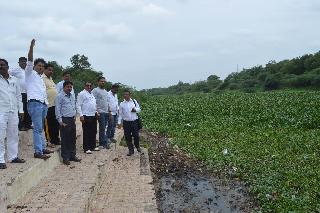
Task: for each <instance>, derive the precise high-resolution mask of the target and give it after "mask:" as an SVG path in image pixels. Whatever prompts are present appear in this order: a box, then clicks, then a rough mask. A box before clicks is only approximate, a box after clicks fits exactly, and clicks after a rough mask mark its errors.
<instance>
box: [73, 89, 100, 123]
mask: <svg viewBox="0 0 320 213" xmlns="http://www.w3.org/2000/svg"><path fill="white" fill-rule="evenodd" d="M77 112H78V113H79V115H80V117H81V116H84V115H85V116H95V114H96V112H97V104H96V99H95V97H94V96H93V94H92V93H89V92H88V91H87V90H82V91H81V92H80V93H79V94H78V98H77Z"/></svg>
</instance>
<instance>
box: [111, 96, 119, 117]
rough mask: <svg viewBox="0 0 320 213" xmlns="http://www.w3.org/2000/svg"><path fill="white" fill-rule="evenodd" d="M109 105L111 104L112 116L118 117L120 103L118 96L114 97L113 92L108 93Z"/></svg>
mask: <svg viewBox="0 0 320 213" xmlns="http://www.w3.org/2000/svg"><path fill="white" fill-rule="evenodd" d="M108 103H109V111H111V114H112V115H117V114H118V113H119V101H118V96H117V94H115V95H113V93H112V92H111V90H110V91H109V92H108Z"/></svg>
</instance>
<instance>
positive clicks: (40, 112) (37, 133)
mask: <svg viewBox="0 0 320 213" xmlns="http://www.w3.org/2000/svg"><path fill="white" fill-rule="evenodd" d="M28 112H29V115H30V117H31V120H32V123H33V147H34V152H35V153H37V154H43V150H44V149H46V141H45V139H44V137H43V129H44V120H45V118H46V116H47V112H48V107H47V105H45V104H42V103H39V102H28Z"/></svg>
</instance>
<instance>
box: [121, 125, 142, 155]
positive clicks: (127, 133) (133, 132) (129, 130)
mask: <svg viewBox="0 0 320 213" xmlns="http://www.w3.org/2000/svg"><path fill="white" fill-rule="evenodd" d="M123 130H124V137H125V139H126V142H127V146H128V149H129V153H134V147H133V144H132V137H133V140H134V146H135V147H136V148H139V147H140V145H139V128H138V122H137V120H135V121H123Z"/></svg>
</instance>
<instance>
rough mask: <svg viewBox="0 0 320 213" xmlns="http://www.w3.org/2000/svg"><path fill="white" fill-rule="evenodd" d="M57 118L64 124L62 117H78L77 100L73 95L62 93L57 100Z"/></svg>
mask: <svg viewBox="0 0 320 213" xmlns="http://www.w3.org/2000/svg"><path fill="white" fill-rule="evenodd" d="M55 104H56V109H55V110H56V118H57V120H58V122H59V123H62V117H75V116H76V113H77V112H76V100H75V98H74V96H73V95H71V94H66V93H65V92H62V93H60V94H59V95H58V96H57V98H56V102H55Z"/></svg>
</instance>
